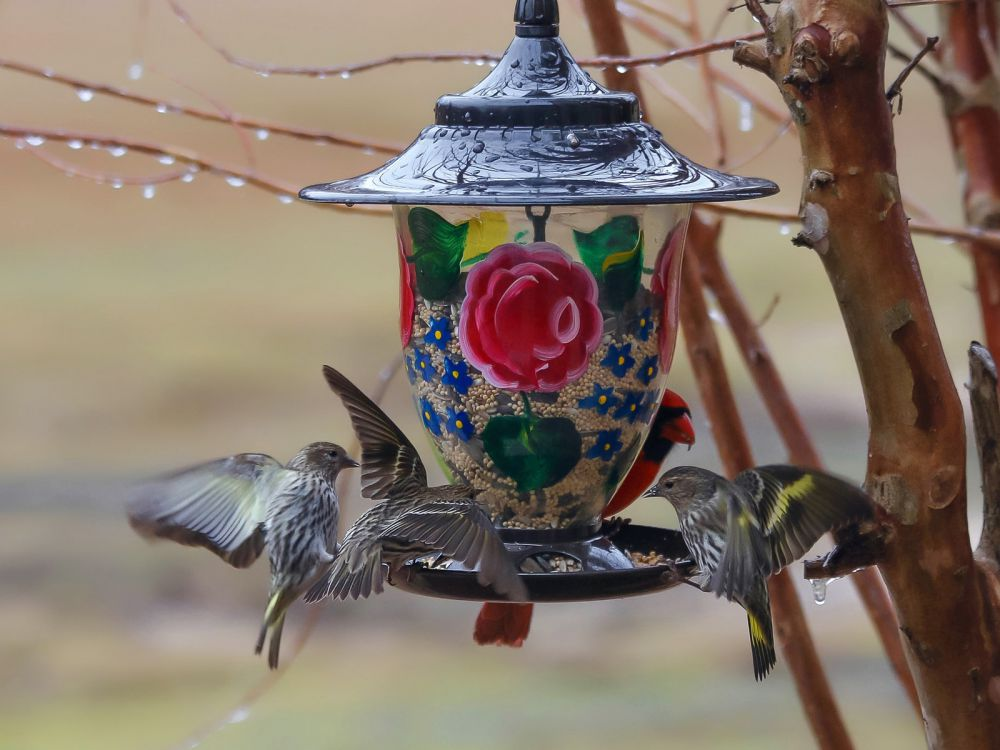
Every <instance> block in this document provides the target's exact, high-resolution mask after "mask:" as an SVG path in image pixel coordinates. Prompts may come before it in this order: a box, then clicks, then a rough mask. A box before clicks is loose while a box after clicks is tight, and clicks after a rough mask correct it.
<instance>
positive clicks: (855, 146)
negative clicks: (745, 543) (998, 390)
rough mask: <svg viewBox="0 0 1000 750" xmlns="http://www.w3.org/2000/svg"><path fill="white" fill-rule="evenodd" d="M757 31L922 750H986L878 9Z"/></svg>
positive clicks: (937, 351)
mask: <svg viewBox="0 0 1000 750" xmlns="http://www.w3.org/2000/svg"><path fill="white" fill-rule="evenodd" d="M770 27H771V28H770V34H769V37H770V38H769V46H768V50H769V53H770V54H769V57H770V63H771V71H772V73H771V78H772V80H773V81H774V82H775V83H776V84H777V86H778V88H779V90H780V91H781V93H782V96H783V97H784V99H785V102H786V104H787V105H788V107H789V109H790V110H791V111H792V113H793V115H795V118H796V121H797V123H798V125H799V127H798V132H799V138H800V142H801V146H802V153H803V158H804V167H805V179H804V181H803V195H802V204H803V207H804V210H805V207H807V206H810V205H811V206H813V207H814V208H811V209H809V210H810V211H812V212H813V213H818V212H819V210H820V209H822V212H823V213H822V214H821V217H822V222H819V225H820V226H821V229H822V230H823V231H821V232H820V233H819V235H820V236H821V239H822V244H823V250H822V251H821V252H818V256H819V259H820V260H821V262H822V263H823V265H824V268H825V269H826V272H827V275H828V277H829V279H830V282H831V284H832V286H833V290H834V293H835V295H836V297H837V301H838V303H839V304H840V308H841V313H842V315H843V318H844V323H845V326H846V329H847V332H848V335H849V337H850V341H851V345H852V348H853V350H854V356H855V359H856V362H857V366H858V371H859V374H860V377H861V382H862V386H863V389H864V394H865V401H866V404H867V408H868V415H869V423H870V436H869V446H868V450H869V462H868V476H867V484H868V488H869V490H870V491H871V493H872V495H873V497H874V498H875V499H876V501H877V502H878V503H879V504H880V505H881V506H882V508H883V509H884V510H885V511H886V520H887V523H888V524H889V526H890V528H891V535H890V537H889V539H888V540H887V549H886V558H885V560H884V561H883V562H882V564H881V565H880V569H881V571H882V574H883V576H884V578H885V580H886V584H887V585H888V587H889V591H890V594H891V595H892V597H893V600H894V602H895V605H896V611H897V614H898V616H899V620H900V624H901V627H902V630H903V632H904V634H905V635H906V643H907V649H906V650H907V658H908V660H909V663H910V668H911V670H912V671H913V674H914V678H915V681H916V684H917V691H918V694H919V696H920V700H921V705H922V707H923V713H924V723H925V729H926V736H927V741H928V745H929V746H930V747H932V748H962V750H978V749H979V748H983V750H985V749H986V748H994V749H995V748H996V746H997V738H1000V710H998V709H997V707H996V706H995V705H992V704H990V703H989V702H988V701H984V700H980V698H981V696H983V695H985V693H984V692H983V690H982V689H981V688H977V689H975V690H974V689H973V683H972V681H971V680H970V675H971V674H973V673H974V672H973V670H978V671H976V672H975V674H978V675H990V679H992V677H993V676H996V675H1000V657H998V654H1000V651H998V648H1000V642H998V639H1000V633H998V631H997V630H996V627H995V622H994V618H995V614H996V613H995V611H994V609H993V604H994V602H993V600H992V594H991V591H992V590H993V588H994V586H993V582H992V581H991V580H990V577H989V575H988V572H987V571H985V570H984V569H983V568H982V567H980V566H977V565H976V564H975V562H974V560H973V558H972V550H971V547H970V545H969V538H968V526H967V521H966V499H965V476H964V465H965V432H964V423H963V416H962V407H961V403H960V401H959V399H958V393H957V391H956V389H955V387H954V384H953V382H952V379H951V373H950V371H949V369H948V365H947V362H946V361H945V357H944V352H943V350H942V348H941V343H940V339H939V337H938V334H937V329H936V326H935V323H934V318H933V315H932V313H931V309H930V305H929V303H928V300H927V295H926V292H925V289H924V284H923V280H922V278H921V275H920V268H919V264H918V262H917V259H916V256H915V254H914V252H913V246H912V243H911V240H910V235H909V230H908V227H907V220H906V216H905V215H904V213H903V209H902V205H901V203H900V201H899V197H898V196H899V191H898V177H897V171H896V154H895V145H894V141H893V128H892V115H891V111H890V107H889V104H888V103H887V101H886V99H885V93H884V92H885V71H884V63H885V50H886V37H887V31H888V23H887V18H886V7H885V5H884V3H883V2H881V1H880V0H838V1H837V2H833V1H832V0H782V2H781V4H780V5H779V7H778V10H777V13H776V15H775V16H774V19H773V21H772V23H771V24H770ZM815 170H822V171H823V172H827V173H829V174H830V175H832V177H833V180H834V181H835V185H836V189H834V190H830V189H828V185H829V181H827V184H814V181H811V180H810V179H809V175H811V174H813V173H814V171H815ZM807 239H809V240H810V242H811V243H812V246H814V247H815V246H816V238H815V237H813V236H810V237H808V238H807ZM984 679H985V678H983V679H980V680H979V683H983V680H984Z"/></svg>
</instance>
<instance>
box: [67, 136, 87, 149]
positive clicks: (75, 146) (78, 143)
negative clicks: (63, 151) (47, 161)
mask: <svg viewBox="0 0 1000 750" xmlns="http://www.w3.org/2000/svg"><path fill="white" fill-rule="evenodd" d="M66 145H67V146H69V147H70V148H71V149H73V150H74V151H79V150H80V149H81V148H83V141H81V140H78V139H76V138H74V139H73V140H72V141H66Z"/></svg>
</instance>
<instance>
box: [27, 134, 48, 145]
mask: <svg viewBox="0 0 1000 750" xmlns="http://www.w3.org/2000/svg"><path fill="white" fill-rule="evenodd" d="M24 142H25V143H27V144H28V145H29V146H44V145H45V138H44V137H42V136H40V135H29V136H25V138H24Z"/></svg>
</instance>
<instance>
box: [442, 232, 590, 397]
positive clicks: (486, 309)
mask: <svg viewBox="0 0 1000 750" xmlns="http://www.w3.org/2000/svg"><path fill="white" fill-rule="evenodd" d="M603 332H604V319H603V316H602V315H601V311H600V308H598V306H597V282H595V281H594V278H593V276H591V275H590V272H589V271H588V270H587V268H586V266H584V265H583V264H582V263H576V262H574V261H573V260H572V259H571V258H570V257H569V256H568V255H567V254H566V253H565V252H563V251H562V250H561V249H560V248H559V247H557V246H556V245H553V244H551V243H548V242H536V243H535V244H533V245H528V246H521V245H501V246H499V247H497V248H496V249H494V250H493V251H492V252H491V253H490V254H489V255H488V256H487V258H486V259H485V260H483V261H481V262H479V263H478V264H476V265H475V266H473V268H472V270H471V271H470V272H469V277H468V279H467V281H466V283H465V300H464V301H463V303H462V316H461V321H460V322H459V332H458V338H459V342H460V343H461V345H462V352H463V353H464V354H465V357H466V359H468V360H469V362H471V363H472V364H473V365H474V366H476V367H477V368H479V370H481V371H482V373H483V376H484V377H485V378H486V380H487V382H489V383H490V384H492V385H494V386H496V387H497V388H504V389H508V390H519V391H544V392H551V391H558V390H559V389H560V388H562V387H563V386H564V385H566V384H567V383H570V382H572V381H574V380H576V379H577V378H579V377H580V376H581V375H583V373H584V372H585V371H586V369H587V364H588V360H589V359H590V355H591V354H593V353H594V350H596V349H597V347H598V344H599V343H600V341H601V335H602V334H603Z"/></svg>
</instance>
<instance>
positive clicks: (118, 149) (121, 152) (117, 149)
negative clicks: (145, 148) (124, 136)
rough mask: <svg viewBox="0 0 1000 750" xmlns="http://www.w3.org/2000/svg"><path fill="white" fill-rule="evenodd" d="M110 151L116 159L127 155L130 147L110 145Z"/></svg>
mask: <svg viewBox="0 0 1000 750" xmlns="http://www.w3.org/2000/svg"><path fill="white" fill-rule="evenodd" d="M108 153H109V154H111V155H112V156H113V157H115V158H116V159H118V158H120V157H122V156H125V154H127V153H128V149H127V148H125V147H124V146H109V147H108Z"/></svg>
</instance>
